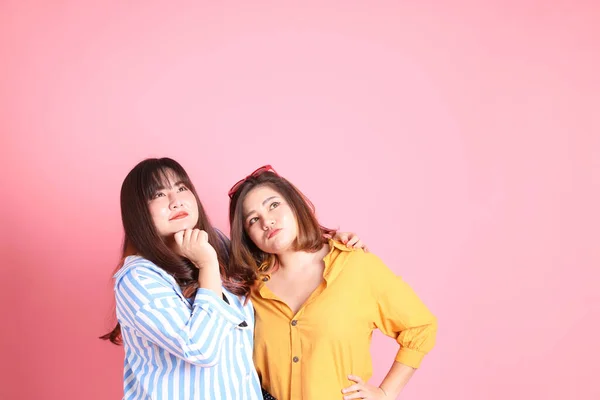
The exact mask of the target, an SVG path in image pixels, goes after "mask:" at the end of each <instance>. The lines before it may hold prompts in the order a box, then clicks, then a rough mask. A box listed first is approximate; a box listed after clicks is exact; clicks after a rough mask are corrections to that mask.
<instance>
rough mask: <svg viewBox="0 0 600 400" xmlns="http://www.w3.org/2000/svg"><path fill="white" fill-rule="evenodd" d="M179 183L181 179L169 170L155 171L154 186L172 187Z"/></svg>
mask: <svg viewBox="0 0 600 400" xmlns="http://www.w3.org/2000/svg"><path fill="white" fill-rule="evenodd" d="M180 181H181V177H180V176H179V175H177V174H176V173H175V171H173V170H172V169H170V168H168V169H164V170H159V171H156V173H155V176H154V184H155V185H156V186H158V187H163V188H170V187H173V186H174V185H175V184H176V183H177V182H180Z"/></svg>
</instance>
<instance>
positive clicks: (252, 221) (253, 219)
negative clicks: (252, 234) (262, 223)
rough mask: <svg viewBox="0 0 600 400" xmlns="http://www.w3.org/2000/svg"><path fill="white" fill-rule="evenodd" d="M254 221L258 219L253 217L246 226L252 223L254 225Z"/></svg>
mask: <svg viewBox="0 0 600 400" xmlns="http://www.w3.org/2000/svg"><path fill="white" fill-rule="evenodd" d="M256 221H258V217H254V218H250V219H249V220H248V225H252V224H253V223H255V222H256Z"/></svg>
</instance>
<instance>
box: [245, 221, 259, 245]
mask: <svg viewBox="0 0 600 400" xmlns="http://www.w3.org/2000/svg"><path fill="white" fill-rule="evenodd" d="M261 232H262V231H260V230H259V229H257V224H254V225H252V226H251V227H249V228H248V229H246V234H247V235H248V237H249V238H250V240H252V241H253V242H254V243H257V242H259V241H260V237H261Z"/></svg>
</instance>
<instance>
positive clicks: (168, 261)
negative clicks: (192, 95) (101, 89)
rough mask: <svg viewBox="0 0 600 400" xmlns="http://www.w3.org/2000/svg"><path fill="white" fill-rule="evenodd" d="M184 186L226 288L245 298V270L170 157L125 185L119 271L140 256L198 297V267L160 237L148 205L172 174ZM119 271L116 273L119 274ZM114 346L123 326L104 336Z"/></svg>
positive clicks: (145, 165)
mask: <svg viewBox="0 0 600 400" xmlns="http://www.w3.org/2000/svg"><path fill="white" fill-rule="evenodd" d="M170 172H171V173H173V174H174V175H175V176H176V178H177V179H176V180H177V181H180V182H181V183H182V184H184V185H185V186H186V187H187V188H188V189H189V190H190V191H191V192H192V193H193V194H194V197H195V198H196V202H197V204H198V223H197V224H196V226H195V228H198V229H202V230H204V231H206V233H207V234H208V242H209V243H210V244H211V245H212V246H213V247H214V248H215V250H216V252H217V258H218V261H219V268H220V271H221V277H222V279H223V286H225V287H226V288H227V289H228V290H230V291H231V292H232V293H234V294H237V295H243V294H245V293H247V292H248V290H249V288H246V287H245V283H244V282H247V281H248V277H247V276H246V272H245V270H242V269H240V268H235V267H233V266H230V263H229V244H228V241H227V239H226V238H225V237H224V236H223V235H222V234H220V232H218V231H217V230H216V229H215V228H213V226H212V225H211V223H210V220H209V218H208V216H207V215H206V212H205V211H204V207H203V206H202V203H201V202H200V198H199V197H198V193H197V192H196V189H195V187H194V185H193V184H192V182H191V180H190V177H189V176H188V174H187V172H186V171H185V170H184V169H183V167H182V166H181V165H180V164H179V163H178V162H177V161H175V160H172V159H170V158H149V159H146V160H144V161H142V162H140V163H139V164H137V165H136V166H135V167H134V168H133V169H132V170H131V171H130V172H129V174H127V176H126V177H125V180H124V181H123V185H122V186H121V219H122V221H123V229H124V231H125V238H124V240H123V248H122V260H121V262H120V263H119V266H118V267H117V269H116V271H118V270H119V269H120V268H121V267H122V265H123V260H124V259H125V257H127V256H130V255H133V254H137V255H139V256H141V257H143V258H145V259H147V260H149V261H151V262H153V263H154V264H156V265H157V266H158V267H160V268H162V269H163V270H164V271H165V272H167V273H168V274H169V275H171V276H173V278H175V281H176V282H177V284H178V285H179V286H180V287H181V290H182V291H183V294H184V295H185V296H186V297H191V296H194V294H195V293H196V289H198V272H199V271H198V268H196V267H195V266H194V265H193V264H192V262H191V261H190V260H188V259H187V258H184V257H181V256H180V255H178V254H177V253H175V252H174V251H173V250H171V248H170V247H169V246H168V245H167V243H165V241H164V240H163V238H162V237H161V236H160V235H159V234H158V231H157V230H156V227H155V225H154V222H153V220H152V216H151V215H150V210H149V208H148V202H149V201H150V199H152V197H153V196H154V194H155V193H156V192H157V191H159V190H160V189H161V188H163V187H166V186H168V177H167V175H168V174H169V173H170ZM116 271H115V272H116ZM100 338H101V339H104V340H110V341H111V342H113V343H114V344H121V343H122V338H121V327H120V325H119V324H118V323H117V324H116V326H115V327H114V328H113V330H112V331H110V332H108V333H106V334H105V335H103V336H101V337H100Z"/></svg>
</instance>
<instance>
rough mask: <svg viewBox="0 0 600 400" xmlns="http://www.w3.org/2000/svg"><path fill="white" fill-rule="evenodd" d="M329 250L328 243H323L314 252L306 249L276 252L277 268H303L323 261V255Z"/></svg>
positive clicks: (283, 269)
mask: <svg viewBox="0 0 600 400" xmlns="http://www.w3.org/2000/svg"><path fill="white" fill-rule="evenodd" d="M328 252H329V245H327V244H325V245H323V247H321V249H319V250H318V251H316V252H314V253H309V252H306V251H289V252H285V253H280V254H277V261H278V263H279V269H280V270H281V271H286V272H294V271H297V270H303V269H304V267H306V266H307V265H312V264H318V263H321V262H322V261H323V257H325V255H327V253H328Z"/></svg>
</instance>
